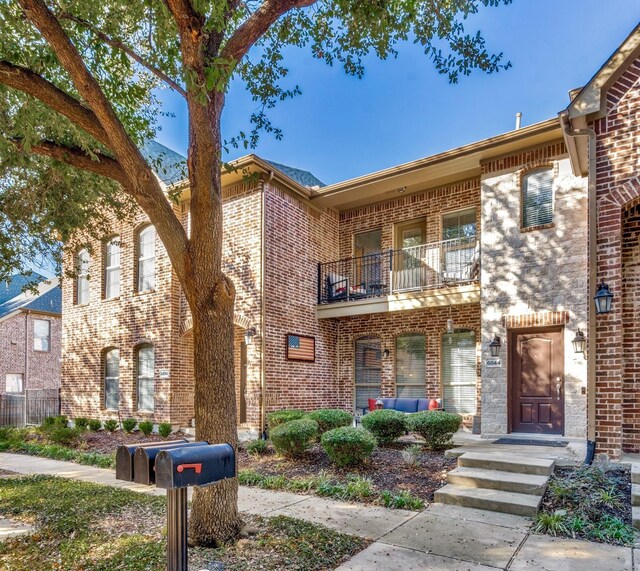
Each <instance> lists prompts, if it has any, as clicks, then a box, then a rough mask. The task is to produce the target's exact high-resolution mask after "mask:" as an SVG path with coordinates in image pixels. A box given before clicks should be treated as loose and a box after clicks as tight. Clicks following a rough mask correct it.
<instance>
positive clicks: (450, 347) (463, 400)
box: [442, 331, 477, 414]
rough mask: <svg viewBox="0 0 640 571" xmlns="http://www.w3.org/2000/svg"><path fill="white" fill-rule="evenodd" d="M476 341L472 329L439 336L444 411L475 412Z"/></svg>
mask: <svg viewBox="0 0 640 571" xmlns="http://www.w3.org/2000/svg"><path fill="white" fill-rule="evenodd" d="M476 383H477V365H476V340H475V335H474V334H473V332H471V331H464V332H458V333H447V334H444V335H443V336H442V391H443V395H442V396H443V403H442V404H443V407H444V409H445V410H446V411H447V412H454V413H457V414H476Z"/></svg>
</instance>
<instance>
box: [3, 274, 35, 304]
mask: <svg viewBox="0 0 640 571" xmlns="http://www.w3.org/2000/svg"><path fill="white" fill-rule="evenodd" d="M44 279H45V277H44V276H41V275H40V274H37V273H35V272H33V273H32V274H31V275H28V276H24V275H20V274H15V275H13V276H11V278H9V279H8V280H7V281H6V282H0V305H2V304H3V303H5V302H6V301H9V300H10V299H13V298H14V297H16V296H18V295H20V294H21V293H22V292H23V291H24V289H25V288H26V287H27V286H28V285H29V284H39V283H40V282H41V281H43V280H44Z"/></svg>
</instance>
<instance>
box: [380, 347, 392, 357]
mask: <svg viewBox="0 0 640 571" xmlns="http://www.w3.org/2000/svg"><path fill="white" fill-rule="evenodd" d="M390 353H391V352H390V351H389V349H385V350H384V351H383V352H382V357H383V358H385V359H388V358H389V354H390Z"/></svg>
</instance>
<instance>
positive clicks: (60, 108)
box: [0, 61, 109, 147]
mask: <svg viewBox="0 0 640 571" xmlns="http://www.w3.org/2000/svg"><path fill="white" fill-rule="evenodd" d="M0 83H3V84H4V85H7V86H8V87H12V88H13V89H17V90H18V91H22V92H23V93H26V94H28V95H31V96H32V97H35V98H36V99H38V100H39V101H41V102H42V103H44V104H45V105H46V106H47V107H49V108H51V109H53V110H54V111H57V112H58V113H60V115H63V116H65V117H66V118H67V119H69V120H70V121H71V122H72V123H73V124H75V125H77V126H78V127H80V128H81V129H84V130H85V131H86V132H87V133H89V135H91V136H92V137H94V138H95V139H96V140H98V141H100V142H101V143H102V144H103V145H105V146H106V147H109V137H108V136H107V133H106V132H105V130H104V129H103V128H102V127H101V126H100V123H99V122H98V118H97V117H96V116H95V115H94V113H93V111H91V109H87V108H86V107H85V106H84V105H82V103H80V102H79V101H78V100H77V99H75V98H74V97H71V95H69V94H68V93H65V92H64V91H62V90H61V89H59V88H58V87H56V86H55V85H54V84H53V83H51V82H49V81H47V80H46V79H44V78H43V77H41V76H40V75H38V74H37V73H34V72H33V71H31V70H30V69H27V68H25V67H21V66H18V65H14V64H12V63H9V62H7V61H0Z"/></svg>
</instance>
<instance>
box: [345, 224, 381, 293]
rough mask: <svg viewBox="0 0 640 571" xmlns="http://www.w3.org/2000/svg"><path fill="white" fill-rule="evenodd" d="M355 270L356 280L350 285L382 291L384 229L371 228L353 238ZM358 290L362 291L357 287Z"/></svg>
mask: <svg viewBox="0 0 640 571" xmlns="http://www.w3.org/2000/svg"><path fill="white" fill-rule="evenodd" d="M353 250H354V260H353V271H354V278H355V281H354V282H353V283H351V284H350V285H352V286H354V287H355V288H363V289H364V290H365V291H371V290H372V289H374V290H378V291H380V290H381V289H382V288H383V287H384V285H385V284H384V281H385V280H384V279H383V272H382V256H381V255H380V252H382V230H380V229H378V230H370V231H368V232H361V233H360V234H356V235H355V236H354V240H353ZM356 291H360V290H359V289H357V290H356Z"/></svg>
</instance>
